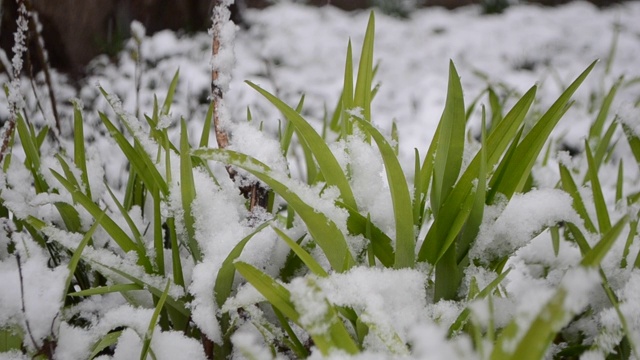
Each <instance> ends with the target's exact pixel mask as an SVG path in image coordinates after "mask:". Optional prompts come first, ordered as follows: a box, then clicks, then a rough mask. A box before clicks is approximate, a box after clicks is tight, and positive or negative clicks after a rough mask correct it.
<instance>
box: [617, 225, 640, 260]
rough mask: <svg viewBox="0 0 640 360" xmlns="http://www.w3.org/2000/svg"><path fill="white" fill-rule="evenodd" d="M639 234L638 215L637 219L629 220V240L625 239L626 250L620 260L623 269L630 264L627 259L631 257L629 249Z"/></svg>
mask: <svg viewBox="0 0 640 360" xmlns="http://www.w3.org/2000/svg"><path fill="white" fill-rule="evenodd" d="M637 234H638V216H636V219H634V220H631V221H630V222H629V233H628V234H627V241H625V244H624V250H623V251H622V259H621V260H620V268H621V269H624V268H626V267H627V265H628V260H627V259H628V258H629V249H630V248H631V245H632V244H633V240H634V239H635V237H636V235H637Z"/></svg>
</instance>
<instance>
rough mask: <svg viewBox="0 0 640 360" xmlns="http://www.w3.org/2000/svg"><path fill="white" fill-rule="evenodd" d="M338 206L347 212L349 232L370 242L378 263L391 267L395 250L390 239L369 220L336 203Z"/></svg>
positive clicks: (342, 204)
mask: <svg viewBox="0 0 640 360" xmlns="http://www.w3.org/2000/svg"><path fill="white" fill-rule="evenodd" d="M338 205H339V206H340V207H342V208H343V209H346V210H347V211H348V212H349V219H347V228H348V229H349V232H350V233H351V234H353V235H363V236H364V237H365V238H366V239H368V240H369V241H370V242H371V247H372V250H373V254H374V255H375V257H376V258H377V259H378V260H379V261H380V263H381V264H382V265H384V266H385V267H388V268H390V267H392V266H393V263H394V261H395V250H394V249H393V245H392V240H391V238H390V237H389V236H387V234H385V233H384V232H383V231H382V230H380V229H379V228H378V227H377V226H375V224H373V223H372V222H371V220H370V219H369V218H367V217H365V216H363V215H362V214H360V213H359V212H357V211H356V210H354V209H352V208H349V207H348V206H347V205H345V204H344V203H338Z"/></svg>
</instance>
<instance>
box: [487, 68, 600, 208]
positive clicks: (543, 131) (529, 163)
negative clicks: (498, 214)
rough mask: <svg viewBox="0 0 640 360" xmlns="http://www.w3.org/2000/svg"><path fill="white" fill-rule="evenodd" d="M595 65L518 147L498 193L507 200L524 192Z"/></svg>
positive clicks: (584, 73) (555, 103) (572, 84)
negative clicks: (570, 104) (532, 171)
mask: <svg viewBox="0 0 640 360" xmlns="http://www.w3.org/2000/svg"><path fill="white" fill-rule="evenodd" d="M595 65H596V62H595V61H594V62H593V63H591V65H589V66H588V67H587V69H586V70H584V71H583V72H582V73H581V74H580V75H579V76H578V77H577V78H576V80H574V81H573V83H571V85H569V87H568V88H567V89H566V90H565V91H564V92H563V93H562V94H561V95H560V97H558V99H557V100H556V101H555V102H554V103H553V105H551V107H550V108H549V110H547V112H546V113H545V114H544V115H542V117H541V118H540V120H538V122H537V123H536V124H535V125H534V127H533V128H532V129H531V130H530V131H529V133H528V134H527V135H526V136H525V138H524V139H523V140H522V142H521V143H520V144H519V145H518V148H517V149H516V150H515V153H514V158H515V159H518V161H515V162H512V163H511V165H510V166H509V169H508V170H506V171H507V174H509V176H508V177H507V178H506V179H504V181H502V182H501V183H500V189H499V190H498V192H500V193H502V194H504V195H505V196H506V197H507V198H511V196H512V195H513V194H514V193H515V192H519V191H522V189H523V188H524V186H525V184H526V181H527V179H528V178H529V174H530V172H531V169H532V168H533V165H534V163H535V161H536V159H537V157H538V155H539V154H540V151H541V150H542V148H543V146H544V144H545V142H546V141H547V139H548V138H549V135H550V134H551V131H552V130H553V129H554V128H555V126H556V124H557V123H558V121H560V118H561V117H562V116H563V115H564V113H565V112H566V111H567V109H568V104H569V100H570V99H571V96H572V95H573V94H574V93H575V91H576V90H577V89H578V87H579V86H580V85H581V84H582V82H583V81H584V79H585V78H586V77H587V75H589V73H590V72H591V70H592V69H593V67H594V66H595Z"/></svg>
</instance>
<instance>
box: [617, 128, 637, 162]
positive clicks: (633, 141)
mask: <svg viewBox="0 0 640 360" xmlns="http://www.w3.org/2000/svg"><path fill="white" fill-rule="evenodd" d="M621 124H622V129H623V130H624V135H625V136H626V138H627V141H628V142H629V147H630V148H631V152H632V153H633V157H635V158H636V163H637V164H638V166H640V137H639V136H638V134H636V133H634V132H633V130H632V129H631V128H630V127H629V126H628V125H627V124H625V123H621Z"/></svg>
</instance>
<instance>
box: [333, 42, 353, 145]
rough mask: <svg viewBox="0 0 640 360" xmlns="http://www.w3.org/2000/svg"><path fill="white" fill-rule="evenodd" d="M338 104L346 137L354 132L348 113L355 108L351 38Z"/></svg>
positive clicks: (342, 128) (343, 133) (335, 129)
mask: <svg viewBox="0 0 640 360" xmlns="http://www.w3.org/2000/svg"><path fill="white" fill-rule="evenodd" d="M338 105H339V106H338V107H339V111H340V113H339V116H338V119H341V120H342V126H341V130H342V137H343V138H345V137H346V136H347V135H351V134H353V129H352V128H351V127H352V124H351V121H349V115H348V114H347V111H348V110H351V109H353V56H352V50H351V40H349V44H348V45H347V59H346V60H345V65H344V85H343V87H342V96H341V99H340V103H339V104H338ZM336 111H338V110H336ZM334 116H335V115H334ZM331 129H332V130H334V131H336V132H338V130H340V129H337V128H334V127H332V128H331Z"/></svg>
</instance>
